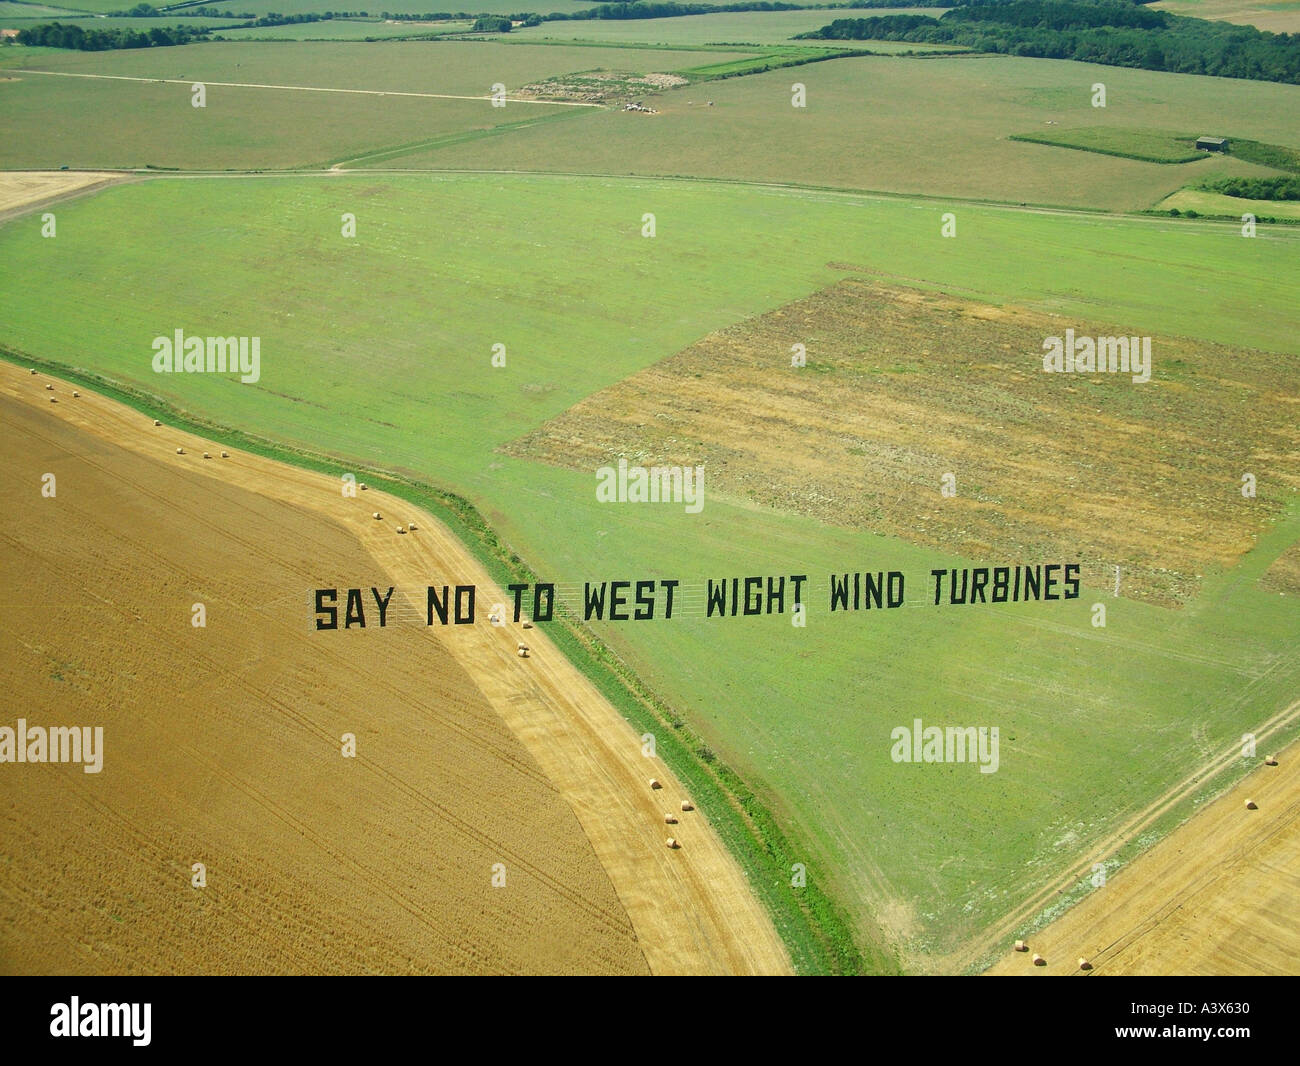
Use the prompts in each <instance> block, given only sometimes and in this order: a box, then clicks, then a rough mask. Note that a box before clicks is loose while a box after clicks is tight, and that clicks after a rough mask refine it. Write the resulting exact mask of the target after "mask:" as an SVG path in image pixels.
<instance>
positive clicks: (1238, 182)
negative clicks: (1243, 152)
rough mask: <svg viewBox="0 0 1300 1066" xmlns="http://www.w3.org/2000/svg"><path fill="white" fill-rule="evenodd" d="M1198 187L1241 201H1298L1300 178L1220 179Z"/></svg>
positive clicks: (1299, 196)
mask: <svg viewBox="0 0 1300 1066" xmlns="http://www.w3.org/2000/svg"><path fill="white" fill-rule="evenodd" d="M1200 187H1201V188H1202V189H1204V190H1206V191H1207V192H1221V193H1223V195H1224V196H1236V197H1239V198H1241V199H1243V200H1300V177H1277V178H1220V179H1219V180H1218V181H1206V182H1202V183H1201V186H1200Z"/></svg>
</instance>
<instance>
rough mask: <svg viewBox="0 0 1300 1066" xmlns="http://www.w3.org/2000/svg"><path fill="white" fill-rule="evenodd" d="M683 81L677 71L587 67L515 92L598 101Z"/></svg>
mask: <svg viewBox="0 0 1300 1066" xmlns="http://www.w3.org/2000/svg"><path fill="white" fill-rule="evenodd" d="M685 84H687V79H686V78H683V77H682V76H681V75H679V74H634V73H630V72H628V71H623V70H588V71H583V72H582V73H580V74H562V75H558V76H556V77H554V78H547V79H545V80H544V81H539V82H534V83H533V84H532V85H525V86H524V87H523V88H521V89H519V90H517V91H516V92H515V93H514V95H515V96H523V97H529V98H533V99H537V100H568V101H574V102H577V103H588V104H602V103H606V102H607V101H610V100H615V99H619V100H621V99H624V98H630V97H633V96H638V95H642V94H649V93H655V92H660V91H662V90H664V89H672V88H675V87H676V86H678V85H685Z"/></svg>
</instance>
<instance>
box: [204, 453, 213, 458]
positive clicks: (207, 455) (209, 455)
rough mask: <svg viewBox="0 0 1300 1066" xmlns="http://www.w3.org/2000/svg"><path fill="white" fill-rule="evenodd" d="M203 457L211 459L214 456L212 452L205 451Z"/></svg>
mask: <svg viewBox="0 0 1300 1066" xmlns="http://www.w3.org/2000/svg"><path fill="white" fill-rule="evenodd" d="M203 458H204V459H211V458H212V453H211V452H204V453H203Z"/></svg>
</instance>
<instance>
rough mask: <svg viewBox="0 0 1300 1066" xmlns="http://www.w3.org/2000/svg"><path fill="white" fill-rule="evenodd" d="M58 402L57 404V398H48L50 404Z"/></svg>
mask: <svg viewBox="0 0 1300 1066" xmlns="http://www.w3.org/2000/svg"><path fill="white" fill-rule="evenodd" d="M58 402H59V398H58V397H57V396H51V397H50V403H58Z"/></svg>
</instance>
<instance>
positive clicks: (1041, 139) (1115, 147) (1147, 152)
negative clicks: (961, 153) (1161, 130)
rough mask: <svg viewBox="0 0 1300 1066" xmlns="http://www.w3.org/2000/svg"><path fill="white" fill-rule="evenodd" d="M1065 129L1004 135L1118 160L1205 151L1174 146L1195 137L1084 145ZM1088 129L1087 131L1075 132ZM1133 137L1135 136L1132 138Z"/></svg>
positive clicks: (1179, 157)
mask: <svg viewBox="0 0 1300 1066" xmlns="http://www.w3.org/2000/svg"><path fill="white" fill-rule="evenodd" d="M1067 132H1068V131H1065V130H1062V131H1061V134H1058V135H1056V136H1051V135H1045V134H1038V133H1013V134H1011V136H1009V137H1008V138H1007V140H1009V141H1026V142H1028V143H1029V144H1047V145H1051V146H1052V147H1053V148H1073V149H1075V150H1076V151H1079V152H1095V153H1096V154H1098V155H1114V156H1119V158H1121V159H1137V160H1140V161H1142V162H1144V163H1194V162H1195V161H1196V160H1198V159H1204V158H1206V157H1207V155H1208V153H1206V152H1202V151H1198V150H1196V149H1195V148H1191V147H1187V148H1182V149H1180V148H1179V147H1177V145H1181V144H1186V145H1189V146H1190V145H1192V144H1194V143H1195V141H1196V138H1195V137H1186V138H1182V137H1180V138H1178V139H1177V144H1175V143H1174V141H1173V139H1172V138H1171V143H1170V145H1169V147H1168V149H1166V150H1163V151H1162V149H1161V148H1160V147H1159V146H1153V147H1149V148H1143V147H1139V146H1138V145H1137V144H1136V143H1134V144H1133V146H1132V147H1122V145H1123V144H1124V140H1123V138H1113V140H1114V143H1113V144H1106V143H1104V142H1100V141H1099V142H1097V143H1093V144H1088V143H1087V142H1086V141H1084V140H1083V139H1082V138H1080V139H1078V140H1072V139H1070V138H1069V137H1068V136H1065V134H1066V133H1067ZM1079 132H1081V133H1083V132H1091V131H1082V130H1081V131H1079ZM1102 132H1103V133H1105V134H1107V135H1113V134H1115V133H1119V132H1122V131H1115V130H1103V131H1102ZM1135 140H1136V139H1135Z"/></svg>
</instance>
